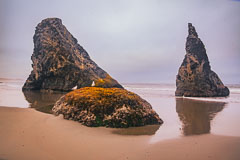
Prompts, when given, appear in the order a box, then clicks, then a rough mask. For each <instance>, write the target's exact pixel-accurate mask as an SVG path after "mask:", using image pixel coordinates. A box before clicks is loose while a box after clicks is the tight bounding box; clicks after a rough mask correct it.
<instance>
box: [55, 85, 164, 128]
mask: <svg viewBox="0 0 240 160" xmlns="http://www.w3.org/2000/svg"><path fill="white" fill-rule="evenodd" d="M52 110H53V113H54V114H55V115H59V114H63V117H64V118H65V119H71V120H75V121H78V122H80V123H82V124H83V125H86V126H91V127H97V126H107V127H113V128H127V127H135V126H144V125H150V124H162V123H163V121H162V120H161V119H160V118H159V116H158V114H157V113H156V112H155V111H154V110H153V109H152V107H151V105H150V104H149V103H148V102H147V101H145V100H144V99H142V98H141V97H140V96H138V95H137V94H134V93H132V92H129V91H127V90H125V89H121V88H99V87H85V88H81V89H77V90H74V91H71V92H69V93H67V94H66V95H64V96H63V97H61V98H60V99H59V100H58V101H57V102H56V103H55V105H54V107H53V109H52Z"/></svg>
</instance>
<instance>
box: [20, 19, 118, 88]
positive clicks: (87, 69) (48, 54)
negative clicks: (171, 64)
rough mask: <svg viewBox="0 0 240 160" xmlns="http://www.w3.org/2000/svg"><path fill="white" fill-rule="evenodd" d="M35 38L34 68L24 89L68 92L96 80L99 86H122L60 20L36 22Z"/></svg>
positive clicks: (96, 84)
mask: <svg viewBox="0 0 240 160" xmlns="http://www.w3.org/2000/svg"><path fill="white" fill-rule="evenodd" d="M33 40H34V52H33V55H32V57H31V59H32V62H33V64H32V67H33V70H32V72H31V74H30V75H29V77H28V79H27V81H26V82H25V84H24V86H23V90H40V89H44V90H60V91H68V90H71V89H72V88H73V87H76V86H77V88H81V87H87V86H91V85H92V84H93V81H94V83H95V86H96V87H106V88H108V87H117V88H122V86H121V85H120V84H119V83H118V82H117V81H116V80H114V79H113V78H111V76H110V75H109V74H107V73H106V72H105V71H104V70H102V69H101V68H100V67H99V66H98V65H97V64H96V63H95V62H93V61H92V60H91V59H90V57H89V55H88V53H87V52H86V51H85V50H84V49H83V47H82V46H80V45H79V44H78V41H77V39H76V38H74V37H73V36H72V35H71V33H70V32H69V31H68V30H67V29H66V27H65V26H64V25H63V24H62V21H61V19H58V18H47V19H44V20H43V21H42V22H41V23H39V24H38V25H37V27H36V30H35V34H34V37H33Z"/></svg>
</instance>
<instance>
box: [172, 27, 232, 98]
mask: <svg viewBox="0 0 240 160" xmlns="http://www.w3.org/2000/svg"><path fill="white" fill-rule="evenodd" d="M176 86H177V89H176V92H175V95H176V96H189V97H223V96H228V95H229V89H228V88H227V87H225V86H224V85H223V83H222V81H221V80H220V78H219V77H218V75H217V74H216V73H215V72H213V71H212V70H211V67H210V65H209V60H208V56H207V54H206V50H205V47H204V44H203V43H202V41H201V39H200V38H198V34H197V32H196V30H195V28H194V26H192V24H191V23H189V24H188V37H187V42H186V55H185V58H184V60H183V62H182V64H181V66H180V68H179V70H178V75H177V78H176Z"/></svg>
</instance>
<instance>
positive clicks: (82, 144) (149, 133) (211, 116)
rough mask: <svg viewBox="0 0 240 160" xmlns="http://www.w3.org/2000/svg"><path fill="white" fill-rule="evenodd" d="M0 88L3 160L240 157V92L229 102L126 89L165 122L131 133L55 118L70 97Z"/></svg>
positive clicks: (155, 87)
mask: <svg viewBox="0 0 240 160" xmlns="http://www.w3.org/2000/svg"><path fill="white" fill-rule="evenodd" d="M2 82H3V83H1V85H0V106H1V107H0V142H1V143H0V159H1V160H2V159H4V160H19V159H24V160H28V159H29V160H32V159H36V160H42V159H49V160H61V159H71V160H75V159H106V160H108V159H121V160H122V159H133V160H134V159H137V160H138V159H143V160H145V159H150V160H152V159H153V160H154V159H166V160H168V159H180V160H181V159H184V160H185V159H189V160H192V159H201V160H202V159H213V160H215V159H216V160H221V159H222V160H225V159H226V160H235V159H236V160H237V159H239V157H240V154H239V150H240V128H239V127H238V123H239V113H240V108H239V104H240V89H239V88H240V87H239V86H231V87H230V90H231V95H230V97H227V98H179V97H175V96H174V91H175V86H174V85H166V84H126V85H125V86H124V87H125V88H126V89H127V90H130V91H133V92H135V93H137V94H139V95H140V96H141V97H142V98H144V99H146V100H147V101H148V102H149V103H151V105H152V107H153V109H154V110H155V111H156V112H157V113H158V114H159V116H160V117H161V118H162V119H163V120H164V123H163V124H162V125H161V126H159V125H148V126H144V127H134V128H127V129H113V128H105V127H97V128H94V127H93V128H91V127H86V126H83V125H81V124H80V123H78V122H74V121H70V120H64V119H63V118H62V117H61V116H58V117H56V116H54V115H52V114H51V108H52V106H53V104H54V103H55V101H56V100H57V99H59V98H60V97H61V96H62V95H64V94H65V93H59V92H39V91H35V92H24V93H23V92H22V91H21V87H22V83H23V82H22V81H14V82H12V81H9V80H5V81H2Z"/></svg>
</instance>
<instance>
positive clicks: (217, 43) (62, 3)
mask: <svg viewBox="0 0 240 160" xmlns="http://www.w3.org/2000/svg"><path fill="white" fill-rule="evenodd" d="M239 16H240V1H238V0H211V1H209V0H181V1H179V0H171V1H167V0H121V1H114V0H101V1H99V0H76V1H74V0H51V1H49V0H41V1H34V0H21V1H19V0H0V78H3V77H5V78H21V79H26V78H27V77H28V75H29V74H30V72H31V70H32V68H31V64H32V62H31V55H32V53H33V35H34V31H35V27H36V26H37V24H38V23H40V22H41V21H42V20H43V19H45V18H49V17H58V18H60V19H62V22H63V24H64V25H65V26H66V28H67V29H68V30H69V31H70V33H72V35H73V36H74V37H75V38H77V39H78V42H79V44H80V45H81V46H83V47H84V49H85V50H86V51H87V52H88V53H89V55H90V57H91V58H92V59H93V60H94V61H95V62H96V63H97V64H98V65H99V66H100V67H101V68H103V69H104V70H105V71H107V72H108V73H109V74H110V75H111V76H112V77H113V78H115V79H116V80H118V81H119V82H121V83H175V79H176V75H177V72H178V68H179V66H180V65H181V63H182V61H183V58H184V55H185V43H186V37H187V29H188V28H187V24H188V23H189V22H190V23H192V24H193V25H194V26H195V28H196V30H197V32H198V35H199V37H200V38H201V40H202V41H203V43H204V44H205V47H206V50H207V54H208V57H209V61H210V65H211V67H212V70H213V71H215V72H216V73H217V74H218V75H219V77H220V78H221V80H222V81H223V82H224V83H226V84H240V71H239V69H240V18H239Z"/></svg>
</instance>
